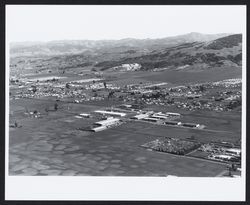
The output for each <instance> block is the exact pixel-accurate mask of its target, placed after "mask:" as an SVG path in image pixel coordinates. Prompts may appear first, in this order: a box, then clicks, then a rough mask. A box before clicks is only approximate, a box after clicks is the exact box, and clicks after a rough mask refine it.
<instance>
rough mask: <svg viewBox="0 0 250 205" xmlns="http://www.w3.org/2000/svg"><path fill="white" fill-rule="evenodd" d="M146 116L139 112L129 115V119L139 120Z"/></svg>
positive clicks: (146, 115)
mask: <svg viewBox="0 0 250 205" xmlns="http://www.w3.org/2000/svg"><path fill="white" fill-rule="evenodd" d="M148 116H149V115H148V114H139V115H135V116H133V117H131V119H135V120H141V119H143V118H146V117H148Z"/></svg>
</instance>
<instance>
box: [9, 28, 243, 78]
mask: <svg viewBox="0 0 250 205" xmlns="http://www.w3.org/2000/svg"><path fill="white" fill-rule="evenodd" d="M221 36H223V37H221ZM220 37H221V38H220ZM241 42H242V35H241V34H235V35H228V34H216V35H211V34H210V35H205V34H199V33H189V34H185V35H181V36H175V37H167V38H163V39H144V40H138V39H122V40H114V41H112V40H106V41H53V42H47V43H41V42H38V43H36V42H34V43H27V42H26V43H18V44H12V45H11V49H10V57H11V61H10V67H11V68H13V69H14V68H15V69H16V68H19V69H26V68H27V67H28V68H29V69H35V70H36V72H37V73H39V72H43V71H46V70H67V69H76V68H78V69H82V70H85V69H92V70H97V71H98V70H101V71H105V70H123V71H124V70H125V71H126V70H127V69H128V70H130V71H136V70H161V69H177V70H183V69H185V70H186V69H191V68H192V69H198V70H199V69H206V68H213V67H221V66H229V67H240V66H241V58H242V48H241V46H242V43H241ZM137 64H138V65H137ZM133 65H137V67H138V68H139V69H137V68H136V69H134V68H132V69H131V66H132V67H133Z"/></svg>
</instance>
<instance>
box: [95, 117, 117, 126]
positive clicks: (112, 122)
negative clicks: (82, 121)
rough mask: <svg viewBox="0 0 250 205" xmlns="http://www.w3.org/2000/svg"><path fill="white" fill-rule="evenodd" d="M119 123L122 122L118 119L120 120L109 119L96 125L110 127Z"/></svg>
mask: <svg viewBox="0 0 250 205" xmlns="http://www.w3.org/2000/svg"><path fill="white" fill-rule="evenodd" d="M118 122H120V119H118V118H111V119H107V120H102V121H99V122H96V123H95V125H99V126H110V125H115V124H117V123H118Z"/></svg>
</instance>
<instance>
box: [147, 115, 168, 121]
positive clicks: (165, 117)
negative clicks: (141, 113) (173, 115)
mask: <svg viewBox="0 0 250 205" xmlns="http://www.w3.org/2000/svg"><path fill="white" fill-rule="evenodd" d="M151 117H152V118H156V119H159V120H167V119H169V117H167V116H164V115H158V114H154V115H152V116H151Z"/></svg>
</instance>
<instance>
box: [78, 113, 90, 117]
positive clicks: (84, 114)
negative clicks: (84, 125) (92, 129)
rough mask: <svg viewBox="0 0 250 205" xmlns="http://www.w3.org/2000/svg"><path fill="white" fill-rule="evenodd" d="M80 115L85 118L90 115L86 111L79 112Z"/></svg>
mask: <svg viewBox="0 0 250 205" xmlns="http://www.w3.org/2000/svg"><path fill="white" fill-rule="evenodd" d="M80 116H81V117H85V118H89V117H90V114H87V113H81V114H80Z"/></svg>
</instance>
